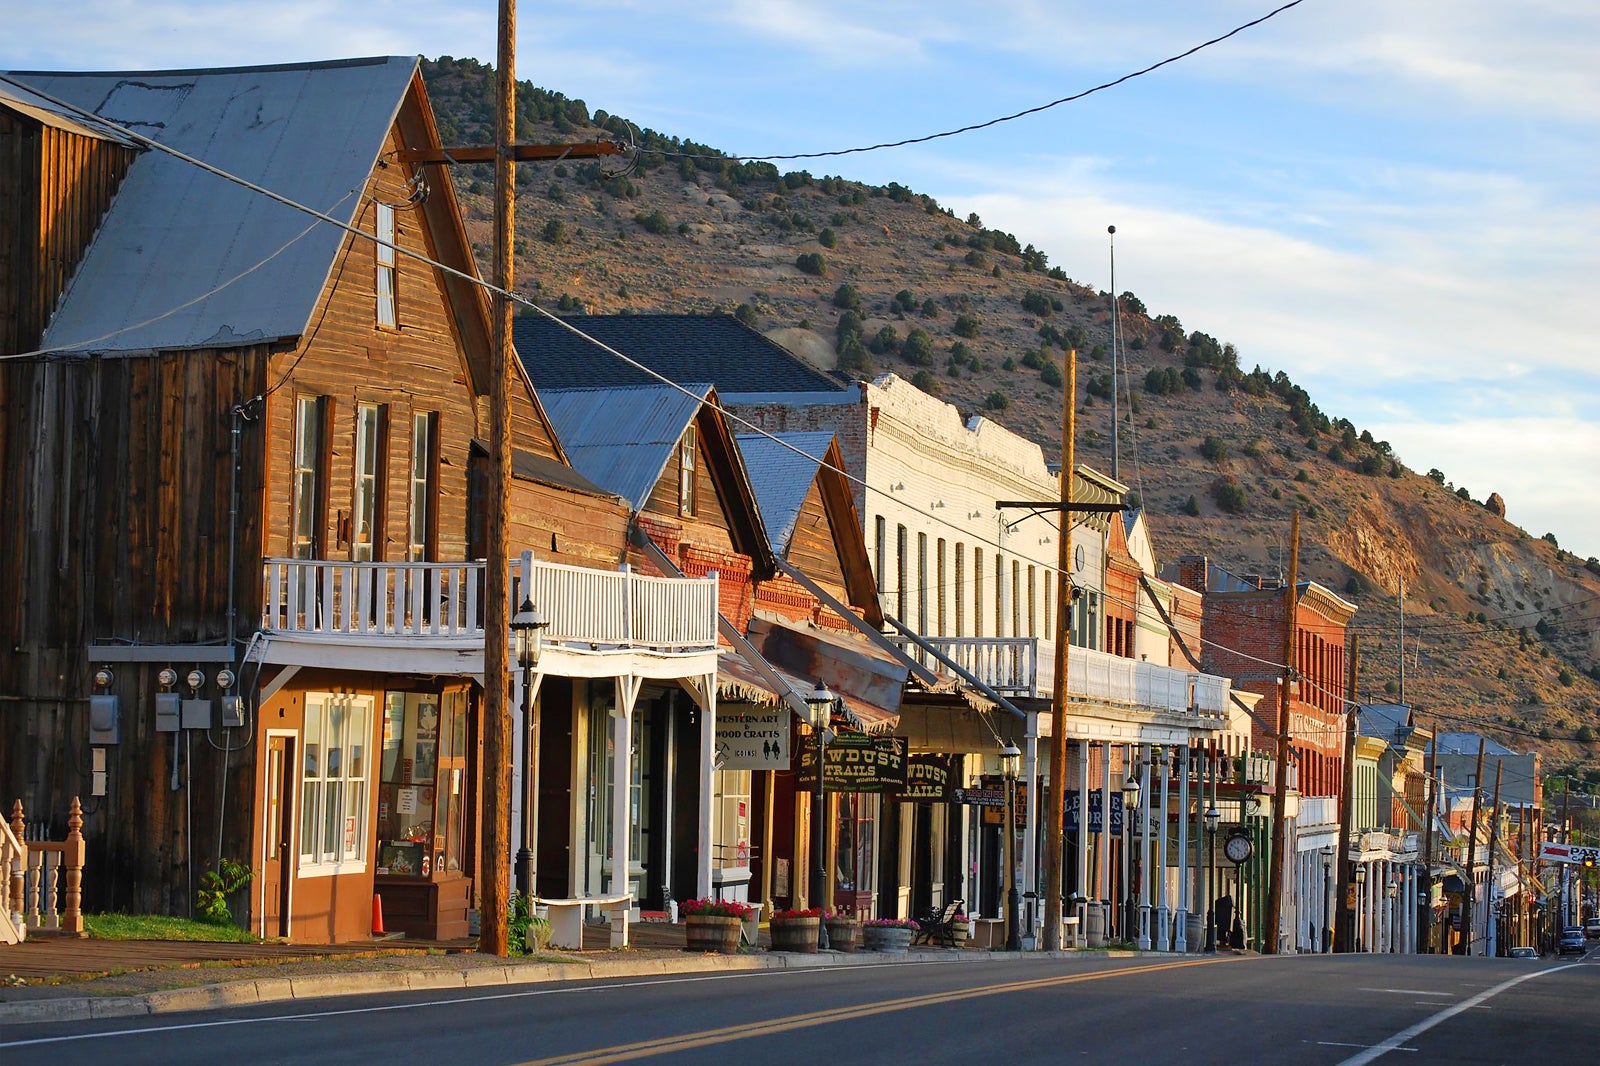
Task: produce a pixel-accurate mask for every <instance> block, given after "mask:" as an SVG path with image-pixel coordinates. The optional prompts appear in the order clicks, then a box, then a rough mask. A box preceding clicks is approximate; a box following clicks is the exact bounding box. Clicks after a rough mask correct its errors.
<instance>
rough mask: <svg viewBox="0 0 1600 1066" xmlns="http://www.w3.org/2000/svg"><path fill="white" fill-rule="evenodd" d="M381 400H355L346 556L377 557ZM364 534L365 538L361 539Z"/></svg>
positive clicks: (384, 411)
mask: <svg viewBox="0 0 1600 1066" xmlns="http://www.w3.org/2000/svg"><path fill="white" fill-rule="evenodd" d="M386 414H387V408H385V407H384V406H383V405H382V404H376V403H365V402H363V403H358V404H356V483H355V500H354V506H352V507H351V510H352V511H353V512H354V513H353V514H352V516H351V523H350V558H351V559H354V560H355V561H357V562H368V563H369V562H372V561H373V560H375V559H377V558H378V557H379V554H380V552H381V545H382V538H381V537H380V536H379V532H380V528H381V526H382V525H383V521H382V519H383V515H382V505H383V474H384V470H383V466H384V463H383V459H384V451H385V448H384V446H383V445H384V428H385V427H384V423H385V421H386V420H387V419H386V417H385V416H386ZM363 537H365V539H363Z"/></svg>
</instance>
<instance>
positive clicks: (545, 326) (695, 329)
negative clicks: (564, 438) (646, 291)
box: [513, 314, 851, 400]
mask: <svg viewBox="0 0 1600 1066" xmlns="http://www.w3.org/2000/svg"><path fill="white" fill-rule="evenodd" d="M562 321H563V322H566V323H569V324H570V325H572V326H573V327H575V328H576V329H579V330H581V331H582V332H584V333H586V334H588V335H589V336H591V337H593V338H595V340H598V341H600V342H602V343H604V344H607V345H609V346H611V347H612V348H615V349H616V350H617V351H619V352H622V353H624V354H625V355H627V356H629V357H630V358H632V359H637V360H638V361H639V362H641V363H643V364H644V365H646V366H648V367H650V368H652V369H653V370H655V371H656V372H658V373H660V374H664V375H666V376H667V377H668V378H670V379H671V380H673V381H676V382H686V381H704V382H709V383H711V384H713V385H715V386H716V387H717V391H718V392H719V393H721V394H722V396H723V399H724V400H726V399H729V397H730V395H736V394H739V393H779V392H810V393H816V392H841V393H842V392H845V391H847V390H849V389H850V388H851V387H850V386H849V385H847V384H845V383H844V382H842V381H840V380H838V379H837V378H834V377H832V376H830V375H828V374H824V373H823V372H822V371H820V370H817V369H815V368H814V367H812V366H811V365H810V364H808V363H806V362H804V361H803V360H800V359H797V358H795V357H794V356H793V355H790V354H789V352H787V351H786V350H784V349H783V348H781V347H779V346H778V345H776V344H774V343H773V342H772V341H769V340H768V339H767V338H765V337H763V336H762V335H761V334H759V333H757V332H756V331H755V330H753V329H751V328H750V327H749V326H746V325H745V324H744V323H743V322H740V321H739V320H738V319H736V318H734V317H732V316H731V315H572V316H564V317H563V318H562ZM513 338H514V340H515V342H516V346H517V353H518V354H519V355H520V356H521V358H522V365H523V366H525V367H527V369H528V376H529V377H531V378H532V379H533V385H534V388H536V389H539V390H541V391H542V390H545V389H573V388H610V387H614V386H618V385H655V384H659V381H658V380H657V379H656V378H653V377H651V376H650V375H649V374H646V373H644V372H643V371H641V370H636V369H635V368H633V367H631V366H629V365H628V364H627V363H624V362H623V361H622V360H620V359H618V358H617V357H616V356H614V355H612V354H611V353H610V352H607V351H605V350H604V349H602V348H598V347H596V346H595V345H594V344H592V343H590V342H589V341H587V340H585V339H584V338H583V337H580V336H578V335H577V334H576V333H573V332H572V331H571V330H569V329H563V328H562V327H561V325H560V324H559V323H556V322H552V321H550V320H549V319H547V318H545V317H544V316H543V315H537V314H534V315H521V316H518V318H517V319H516V323H515V326H514V333H513Z"/></svg>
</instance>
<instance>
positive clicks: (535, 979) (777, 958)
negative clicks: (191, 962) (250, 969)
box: [0, 951, 1171, 1025]
mask: <svg viewBox="0 0 1600 1066" xmlns="http://www.w3.org/2000/svg"><path fill="white" fill-rule="evenodd" d="M1143 954H1146V953H1144V952H1137V951H1113V952H1082V953H1080V952H1076V951H1060V952H1043V951H1031V952H1022V953H1010V952H1004V951H971V952H968V951H953V952H949V953H944V952H939V953H933V952H926V953H920V952H919V953H910V954H904V955H898V954H895V953H891V952H859V953H851V954H847V953H844V952H837V951H830V952H826V953H821V954H816V955H804V954H790V953H787V952H774V953H769V954H765V955H697V956H687V957H685V958H681V959H670V958H652V959H615V960H612V959H594V960H584V961H580V962H552V963H529V964H526V965H515V966H511V965H507V966H485V967H476V968H472V969H448V968H441V969H433V970H388V971H382V970H365V971H358V972H355V973H342V974H313V975H307V976H304V977H262V978H244V979H242V980H238V981H227V982H222V983H218V984H210V985H196V986H195V987H193V988H175V989H169V990H167V991H164V992H147V993H142V994H140V995H133V996H64V997H61V998H57V999H37V1000H23V1001H19V1002H14V1003H0V1025H23V1024H30V1023H36V1022H79V1021H92V1020H95V1019H100V1018H129V1017H141V1016H147V1015H153V1014H174V1013H178V1012H182V1011H200V1010H216V1009H220V1008H224V1007H242V1006H250V1005H252V1004H263V1003H282V1002H289V1001H296V1000H312V999H331V998H336V997H340V996H362V995H372V994H374V993H383V992H405V991H429V990H443V989H469V988H486V987H490V988H492V987H508V986H517V985H532V984H555V983H559V982H564V981H589V980H603V979H615V978H624V977H659V976H665V975H671V974H688V973H713V972H739V971H755V970H815V969H825V968H830V967H838V966H882V965H907V964H911V965H951V964H960V963H969V964H973V963H976V964H983V963H991V964H994V963H1000V964H1006V963H1019V962H1022V961H1024V960H1027V959H1056V960H1061V959H1074V958H1081V959H1096V958H1135V957H1138V956H1140V955H1143ZM1150 954H1156V953H1150ZM1163 954H1164V955H1165V956H1167V957H1171V953H1170V952H1168V953H1163Z"/></svg>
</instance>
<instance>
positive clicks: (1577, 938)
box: [1561, 925, 1589, 955]
mask: <svg viewBox="0 0 1600 1066" xmlns="http://www.w3.org/2000/svg"><path fill="white" fill-rule="evenodd" d="M1588 950H1589V946H1588V945H1587V944H1585V943H1584V942H1583V930H1582V929H1579V928H1578V927H1577V926H1575V925H1574V926H1572V927H1571V928H1568V929H1563V930H1561V954H1563V955H1568V954H1572V955H1582V954H1583V953H1584V952H1585V951H1588Z"/></svg>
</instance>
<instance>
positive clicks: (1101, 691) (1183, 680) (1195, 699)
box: [901, 637, 1232, 718]
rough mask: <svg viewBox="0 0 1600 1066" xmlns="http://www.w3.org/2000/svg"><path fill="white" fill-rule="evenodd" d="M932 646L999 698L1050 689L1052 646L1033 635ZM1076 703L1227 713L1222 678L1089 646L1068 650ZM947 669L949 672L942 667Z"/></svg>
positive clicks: (947, 640) (938, 640) (938, 641)
mask: <svg viewBox="0 0 1600 1066" xmlns="http://www.w3.org/2000/svg"><path fill="white" fill-rule="evenodd" d="M924 639H925V640H926V641H927V642H928V643H929V644H930V645H932V646H933V647H935V648H937V649H938V650H939V651H940V652H941V653H942V654H944V655H945V656H947V657H948V658H950V659H951V660H952V661H954V662H955V663H957V664H959V665H960V666H961V667H962V668H963V669H964V670H966V671H967V672H968V673H970V674H972V675H973V676H974V677H976V678H978V680H980V681H982V682H983V683H984V684H986V685H988V686H989V687H991V688H993V689H994V690H995V691H996V692H998V693H1000V694H1001V695H1003V696H1027V697H1040V698H1043V697H1047V696H1049V695H1050V694H1051V693H1052V692H1053V691H1054V688H1055V643H1054V642H1053V641H1048V640H1040V639H1038V638H1036V637H925V638H924ZM901 644H902V646H903V647H905V648H906V650H907V651H908V652H909V653H911V654H912V655H914V656H916V657H918V658H919V659H921V660H922V661H923V662H924V663H925V664H926V665H927V666H929V667H930V668H932V669H936V670H938V669H944V668H943V667H942V665H941V664H940V663H939V662H938V661H937V660H936V659H935V657H934V656H932V655H929V654H928V653H927V651H925V650H923V649H921V648H919V647H917V645H916V644H915V643H913V642H911V641H909V640H902V641H901ZM1067 656H1068V658H1067V695H1068V697H1069V698H1071V699H1073V700H1080V701H1085V702H1091V703H1102V704H1111V705H1113V706H1122V707H1128V708H1140V709H1145V710H1154V711H1158V712H1161V713H1164V714H1170V715H1180V716H1184V717H1194V716H1196V714H1198V716H1199V717H1205V718H1217V717H1224V718H1225V717H1226V714H1227V707H1228V693H1229V690H1230V689H1231V687H1232V686H1231V684H1230V683H1229V681H1228V679H1227V678H1225V677H1217V676H1215V675H1212V674H1202V673H1198V672H1196V671H1193V670H1180V669H1177V668H1176V667H1171V666H1162V665H1159V664H1156V663H1152V662H1146V661H1143V660H1137V659H1125V658H1123V657H1121V656H1119V655H1111V654H1108V653H1107V652H1103V651H1097V650H1094V649H1091V648H1079V647H1071V648H1068V649H1067ZM945 672H946V673H949V670H948V669H945Z"/></svg>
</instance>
